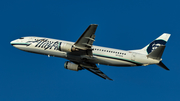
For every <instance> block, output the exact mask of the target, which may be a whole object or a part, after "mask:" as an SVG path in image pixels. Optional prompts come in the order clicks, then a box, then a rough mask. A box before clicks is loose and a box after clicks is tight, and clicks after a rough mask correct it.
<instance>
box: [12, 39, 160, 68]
mask: <svg viewBox="0 0 180 101" xmlns="http://www.w3.org/2000/svg"><path fill="white" fill-rule="evenodd" d="M60 42H63V43H69V44H72V45H73V44H74V43H73V42H69V41H63V40H56V39H51V38H44V37H23V38H22V39H17V40H14V41H12V42H11V44H12V45H13V46H14V47H16V48H18V49H20V50H23V51H27V52H32V53H38V54H44V55H48V56H55V57H61V58H66V59H68V60H70V61H73V62H78V63H79V62H81V61H82V60H83V59H88V60H87V61H88V62H89V63H95V64H103V65H111V66H142V65H150V64H157V63H159V61H158V60H154V59H151V58H147V56H146V54H140V53H135V52H131V51H124V50H118V49H113V48H106V47H100V46H92V49H93V51H92V53H93V56H92V57H88V56H86V55H79V54H76V53H73V52H64V51H60V50H59V49H58V45H59V44H58V43H60ZM82 62H83V61H82Z"/></svg>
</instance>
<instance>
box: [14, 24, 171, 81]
mask: <svg viewBox="0 0 180 101" xmlns="http://www.w3.org/2000/svg"><path fill="white" fill-rule="evenodd" d="M97 26H98V25H96V24H91V25H89V27H88V28H87V29H86V30H85V32H84V33H83V34H82V35H81V36H80V38H79V39H78V40H77V41H76V42H75V43H74V42H69V41H64V40H56V39H51V38H45V37H34V36H32V37H21V38H19V39H16V40H14V41H11V45H13V46H14V47H16V48H18V49H20V50H23V51H27V52H32V53H37V54H43V55H48V57H49V56H54V57H61V58H65V59H68V60H69V61H67V62H65V63H64V67H65V68H66V69H69V70H74V71H78V70H83V69H86V70H88V71H90V72H92V73H94V74H96V75H98V76H100V77H102V78H104V79H108V80H112V79H111V78H109V77H108V76H107V75H105V74H104V73H103V72H102V71H100V69H99V68H98V67H97V66H96V64H103V65H109V66H147V65H151V64H156V65H158V66H160V67H162V68H164V69H166V70H169V69H168V68H167V67H166V66H165V65H164V64H163V63H162V59H161V56H162V54H163V51H164V49H165V44H166V42H167V41H168V39H169V37H170V34H168V33H163V34H162V35H161V36H159V37H158V38H157V39H155V40H154V41H153V42H151V43H150V44H148V45H147V46H145V47H144V48H142V49H137V50H128V51H125V50H119V49H113V48H107V47H100V46H94V45H93V42H94V41H95V40H94V39H95V35H94V34H95V31H96V28H97Z"/></svg>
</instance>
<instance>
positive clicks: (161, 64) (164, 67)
mask: <svg viewBox="0 0 180 101" xmlns="http://www.w3.org/2000/svg"><path fill="white" fill-rule="evenodd" d="M157 65H158V66H160V67H162V68H163V69H165V70H169V68H167V67H166V66H165V65H164V64H163V63H162V62H161V61H160V62H159V64H157Z"/></svg>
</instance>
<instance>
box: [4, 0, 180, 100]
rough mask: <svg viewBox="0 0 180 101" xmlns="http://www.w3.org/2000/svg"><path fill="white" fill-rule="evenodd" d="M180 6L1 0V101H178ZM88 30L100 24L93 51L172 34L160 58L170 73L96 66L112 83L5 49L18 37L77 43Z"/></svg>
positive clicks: (135, 0) (172, 0) (135, 45)
mask: <svg viewBox="0 0 180 101" xmlns="http://www.w3.org/2000/svg"><path fill="white" fill-rule="evenodd" d="M179 5H180V1H179V0H113V1H112V0H111V1H110V0H91V1H89V0H82V1H80V0H75V1H74V0H3V1H0V14H1V16H0V33H1V40H0V42H1V50H0V52H1V66H0V101H97V100H98V101H110V100H112V101H115V100H116V101H118V100H121V101H132V100H134V101H152V100H153V101H160V100H161V101H162V100H164V101H179V99H180V96H179V94H180V86H179V85H180V66H179V49H180V48H179V37H180V14H179V10H180V6H179ZM89 24H98V25H99V26H98V28H97V30H96V41H95V42H94V44H95V45H99V46H106V47H111V48H117V49H124V50H130V49H139V48H142V47H144V46H145V45H147V44H148V43H149V42H151V41H153V40H154V39H155V38H157V37H158V36H160V35H161V34H162V33H164V32H166V33H170V34H172V35H171V37H170V39H169V41H168V43H167V44H166V45H167V47H166V49H165V52H164V54H163V62H164V63H165V64H166V66H167V67H168V68H169V69H170V71H166V70H164V69H162V68H160V67H158V66H156V65H150V66H146V67H143V66H142V67H129V68H127V67H112V66H104V65H99V68H100V69H101V70H102V71H103V72H104V73H106V74H107V75H108V76H109V77H111V78H112V79H114V81H108V80H104V79H101V78H99V77H97V76H96V75H93V74H92V73H90V72H88V71H85V70H84V71H78V72H74V71H70V70H66V69H64V67H63V65H64V62H65V61H67V60H65V59H62V58H56V57H50V58H48V57H47V56H44V55H38V54H32V53H27V52H24V51H20V50H18V49H16V48H14V47H13V46H11V45H10V41H12V40H14V39H17V38H20V37H23V36H42V37H49V38H56V39H62V40H67V41H76V40H77V39H78V38H79V37H80V35H81V34H82V33H83V32H84V30H85V29H86V28H87V27H88V26H89Z"/></svg>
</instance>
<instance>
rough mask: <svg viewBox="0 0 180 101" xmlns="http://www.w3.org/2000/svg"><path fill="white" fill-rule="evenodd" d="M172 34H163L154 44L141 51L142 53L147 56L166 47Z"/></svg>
mask: <svg viewBox="0 0 180 101" xmlns="http://www.w3.org/2000/svg"><path fill="white" fill-rule="evenodd" d="M170 35H171V34H168V33H163V34H162V35H161V36H159V37H158V38H157V39H155V40H154V41H153V42H151V43H150V44H148V45H147V46H145V47H144V48H142V49H141V51H142V52H143V53H145V54H149V53H151V52H152V51H154V50H155V49H157V48H158V47H159V46H162V45H165V44H166V43H167V41H168V39H169V37H170Z"/></svg>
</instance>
